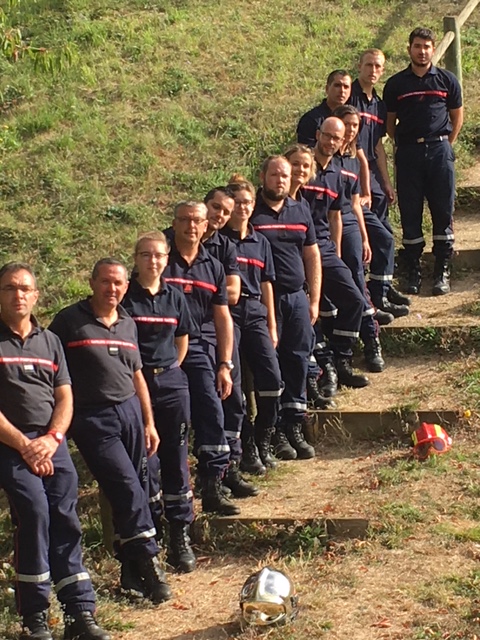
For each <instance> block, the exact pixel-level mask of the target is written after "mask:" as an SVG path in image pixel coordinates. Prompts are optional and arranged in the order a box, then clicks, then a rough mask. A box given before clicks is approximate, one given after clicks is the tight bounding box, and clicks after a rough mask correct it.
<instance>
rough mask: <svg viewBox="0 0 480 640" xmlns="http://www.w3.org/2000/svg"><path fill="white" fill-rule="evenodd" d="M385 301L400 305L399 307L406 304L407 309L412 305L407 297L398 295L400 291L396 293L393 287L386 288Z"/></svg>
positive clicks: (401, 294)
mask: <svg viewBox="0 0 480 640" xmlns="http://www.w3.org/2000/svg"><path fill="white" fill-rule="evenodd" d="M387 299H388V301H389V302H391V303H392V304H400V305H403V304H406V305H407V307H409V306H410V305H411V304H412V301H411V300H410V298H408V297H407V296H404V295H403V293H400V291H397V290H396V289H395V287H392V286H390V287H388V291H387Z"/></svg>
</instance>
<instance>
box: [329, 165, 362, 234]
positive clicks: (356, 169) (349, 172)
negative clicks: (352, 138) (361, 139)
mask: <svg viewBox="0 0 480 640" xmlns="http://www.w3.org/2000/svg"><path fill="white" fill-rule="evenodd" d="M332 163H333V164H334V165H335V166H336V167H338V169H339V170H340V175H341V176H342V181H343V198H342V221H343V225H344V226H346V225H350V224H355V225H356V224H357V217H356V216H355V214H354V213H353V209H352V196H354V195H358V194H359V193H360V184H359V175H360V161H359V160H358V158H356V157H352V156H350V155H341V154H340V153H336V154H335V155H334V156H333V158H332Z"/></svg>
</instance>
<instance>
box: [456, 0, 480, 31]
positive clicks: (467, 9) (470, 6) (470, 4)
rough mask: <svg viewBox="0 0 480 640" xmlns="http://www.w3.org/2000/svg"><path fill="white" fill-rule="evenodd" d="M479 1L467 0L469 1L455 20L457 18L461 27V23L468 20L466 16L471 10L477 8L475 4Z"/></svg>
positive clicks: (468, 15) (469, 14) (479, 0)
mask: <svg viewBox="0 0 480 640" xmlns="http://www.w3.org/2000/svg"><path fill="white" fill-rule="evenodd" d="M479 2H480V0H469V2H467V4H466V5H465V6H464V7H463V9H462V10H461V11H460V13H459V15H458V18H457V20H458V24H459V25H460V26H461V27H463V25H464V24H465V22H466V21H467V20H468V18H469V17H470V16H471V14H472V13H473V11H474V10H475V9H476V8H477V5H478V3H479Z"/></svg>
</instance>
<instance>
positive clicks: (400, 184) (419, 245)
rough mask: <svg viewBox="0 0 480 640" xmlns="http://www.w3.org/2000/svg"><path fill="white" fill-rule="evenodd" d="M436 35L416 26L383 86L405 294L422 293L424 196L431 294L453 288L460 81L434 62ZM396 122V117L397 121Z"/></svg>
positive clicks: (459, 127) (443, 292) (460, 112)
mask: <svg viewBox="0 0 480 640" xmlns="http://www.w3.org/2000/svg"><path fill="white" fill-rule="evenodd" d="M434 52H435V36H434V34H433V32H432V31H431V30H430V29H425V28H422V27H418V28H416V29H414V30H413V31H412V33H411V34H410V36H409V46H408V54H409V56H410V61H411V62H410V64H409V66H408V67H407V68H406V69H404V70H403V71H400V72H399V73H396V74H395V75H394V76H392V77H391V78H390V79H389V80H388V81H387V83H386V85H385V90H384V93H383V99H384V100H385V102H386V105H387V112H388V113H387V133H388V135H389V136H390V137H391V138H392V140H394V141H395V145H396V152H395V162H396V168H397V172H396V173H397V195H398V205H399V208H400V219H401V223H402V230H403V240H402V242H403V246H404V249H403V256H404V258H405V263H406V266H407V269H408V282H407V293H411V294H418V293H419V291H420V285H421V275H422V274H421V269H420V257H421V255H422V251H423V248H424V246H425V239H424V237H423V232H422V216H423V202H424V199H425V198H426V200H427V202H428V206H429V208H430V214H431V217H432V222H433V254H434V255H435V266H434V273H433V290H432V293H433V295H444V294H446V293H449V291H450V259H451V257H452V254H453V241H454V236H453V206H454V198H455V171H454V160H455V154H454V152H453V149H452V144H453V143H454V142H455V140H456V139H457V136H458V134H459V132H460V129H461V128H462V124H463V107H462V92H461V88H460V84H459V82H458V80H457V79H456V78H455V76H454V75H453V74H452V73H450V72H449V71H445V70H444V69H440V68H439V67H435V66H434V65H433V64H432V58H433V54H434ZM397 121H398V122H397Z"/></svg>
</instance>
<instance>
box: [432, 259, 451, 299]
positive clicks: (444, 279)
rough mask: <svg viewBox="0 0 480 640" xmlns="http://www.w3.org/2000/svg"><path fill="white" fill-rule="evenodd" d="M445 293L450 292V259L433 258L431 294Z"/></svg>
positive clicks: (440, 294) (442, 294) (441, 294)
mask: <svg viewBox="0 0 480 640" xmlns="http://www.w3.org/2000/svg"><path fill="white" fill-rule="evenodd" d="M447 293H450V261H449V260H446V259H441V260H439V259H435V266H434V268H433V289H432V294H433V295H434V296H444V295H445V294H447Z"/></svg>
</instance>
